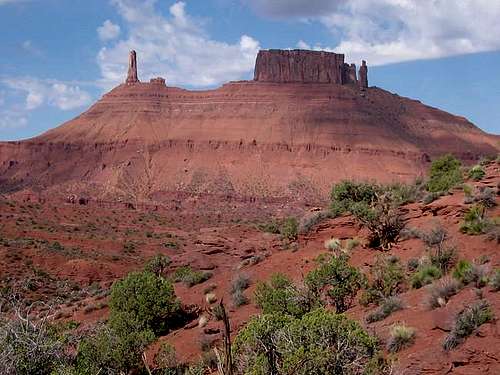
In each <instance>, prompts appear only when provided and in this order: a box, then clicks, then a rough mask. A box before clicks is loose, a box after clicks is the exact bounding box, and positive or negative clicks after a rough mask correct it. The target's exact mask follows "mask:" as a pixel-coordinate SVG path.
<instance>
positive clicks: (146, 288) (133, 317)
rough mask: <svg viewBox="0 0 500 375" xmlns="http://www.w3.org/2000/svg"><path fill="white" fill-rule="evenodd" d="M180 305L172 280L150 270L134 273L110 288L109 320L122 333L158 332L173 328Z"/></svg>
mask: <svg viewBox="0 0 500 375" xmlns="http://www.w3.org/2000/svg"><path fill="white" fill-rule="evenodd" d="M179 305H180V304H179V301H178V300H177V298H176V296H175V293H174V288H173V286H172V284H171V283H170V282H169V281H167V280H166V279H164V278H162V277H159V276H157V275H155V274H154V273H151V272H147V271H143V272H132V273H130V274H128V275H127V276H126V277H125V278H123V279H122V280H120V281H117V282H115V283H114V284H113V287H112V288H111V297H110V301H109V307H110V316H109V322H110V324H111V327H112V328H114V329H115V330H117V331H118V332H119V333H122V332H130V331H144V330H150V331H152V332H154V333H158V332H162V331H165V330H166V329H168V328H170V325H171V322H170V321H169V319H171V318H172V317H173V316H174V315H175V314H176V313H177V312H178V311H179Z"/></svg>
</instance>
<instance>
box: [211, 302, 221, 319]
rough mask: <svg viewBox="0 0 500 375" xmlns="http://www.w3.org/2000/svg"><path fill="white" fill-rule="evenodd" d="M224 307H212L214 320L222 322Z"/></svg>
mask: <svg viewBox="0 0 500 375" xmlns="http://www.w3.org/2000/svg"><path fill="white" fill-rule="evenodd" d="M223 310H224V307H222V306H221V305H215V306H214V307H212V315H213V316H214V318H215V320H222V319H223V318H224V311H223Z"/></svg>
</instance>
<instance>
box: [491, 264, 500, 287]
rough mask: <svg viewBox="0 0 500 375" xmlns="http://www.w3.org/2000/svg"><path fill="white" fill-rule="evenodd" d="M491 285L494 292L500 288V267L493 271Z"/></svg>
mask: <svg viewBox="0 0 500 375" xmlns="http://www.w3.org/2000/svg"><path fill="white" fill-rule="evenodd" d="M490 286H491V289H492V290H493V291H494V292H498V291H499V290H500V268H498V269H496V270H495V271H493V275H492V276H491V277H490Z"/></svg>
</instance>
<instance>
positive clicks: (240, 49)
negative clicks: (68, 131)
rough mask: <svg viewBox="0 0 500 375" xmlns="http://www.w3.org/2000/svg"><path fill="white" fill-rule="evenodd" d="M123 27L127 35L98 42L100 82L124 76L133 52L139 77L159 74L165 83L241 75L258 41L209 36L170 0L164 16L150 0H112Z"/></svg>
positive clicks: (245, 37)
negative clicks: (105, 44)
mask: <svg viewBox="0 0 500 375" xmlns="http://www.w3.org/2000/svg"><path fill="white" fill-rule="evenodd" d="M112 3H113V4H114V5H115V6H116V8H117V10H118V13H119V14H120V16H121V17H122V18H123V23H124V26H126V29H127V30H128V35H127V38H123V39H121V40H118V41H116V42H115V44H114V45H113V46H111V47H103V48H102V49H101V50H100V51H99V54H98V56H97V61H98V64H99V66H100V69H101V76H102V78H101V84H102V86H103V87H105V88H110V87H112V86H114V85H116V84H118V83H121V82H123V81H124V80H125V76H126V70H127V58H128V52H129V50H131V49H134V50H136V51H137V54H138V67H139V78H140V79H142V80H143V81H146V80H148V79H149V78H151V77H156V76H163V77H164V78H166V80H167V83H168V84H169V85H189V86H205V87H206V86H214V85H217V84H220V83H222V82H226V81H228V80H235V79H242V78H244V77H245V76H246V75H247V74H249V73H250V72H251V71H252V69H253V66H254V63H255V57H256V55H257V52H258V50H259V42H258V41H256V40H255V39H253V38H252V37H250V36H248V35H242V36H241V37H240V39H239V40H238V41H235V42H234V43H226V42H221V41H217V40H213V39H211V38H210V37H209V36H208V35H207V32H206V31H205V30H204V28H203V25H202V22H201V21H200V20H197V19H195V18H193V17H191V16H190V15H189V14H188V13H187V12H186V4H185V3H184V2H181V1H180V2H176V3H174V4H173V5H172V6H171V7H170V8H169V13H168V16H164V15H163V14H162V13H161V12H160V11H159V10H158V9H157V8H156V0H145V1H142V2H141V3H140V4H137V2H136V1H132V0H112Z"/></svg>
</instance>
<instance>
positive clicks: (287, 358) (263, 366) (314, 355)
mask: <svg viewBox="0 0 500 375" xmlns="http://www.w3.org/2000/svg"><path fill="white" fill-rule="evenodd" d="M339 348H342V350H339ZM377 355H378V346H377V340H376V339H375V338H374V337H372V336H370V335H369V334H368V333H367V332H366V331H364V330H363V328H362V327H361V326H360V325H359V324H358V323H357V322H355V321H353V320H350V319H348V318H347V317H346V316H344V315H342V314H340V315H339V314H335V313H333V312H331V311H328V310H325V309H317V310H314V311H311V312H309V313H307V314H306V315H304V316H303V317H302V318H292V317H290V316H284V315H280V314H266V315H263V316H260V317H254V318H252V319H251V320H250V322H249V323H248V324H247V325H246V327H245V328H243V329H242V330H241V331H240V333H239V334H238V336H237V337H236V339H235V362H236V367H237V369H238V373H242V374H262V375H264V374H276V375H281V374H283V375H285V374H291V373H293V374H297V375H306V374H346V375H348V374H352V375H354V374H360V373H363V372H364V371H365V369H367V367H368V364H369V363H370V361H371V359H372V358H374V357H375V356H377Z"/></svg>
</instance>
